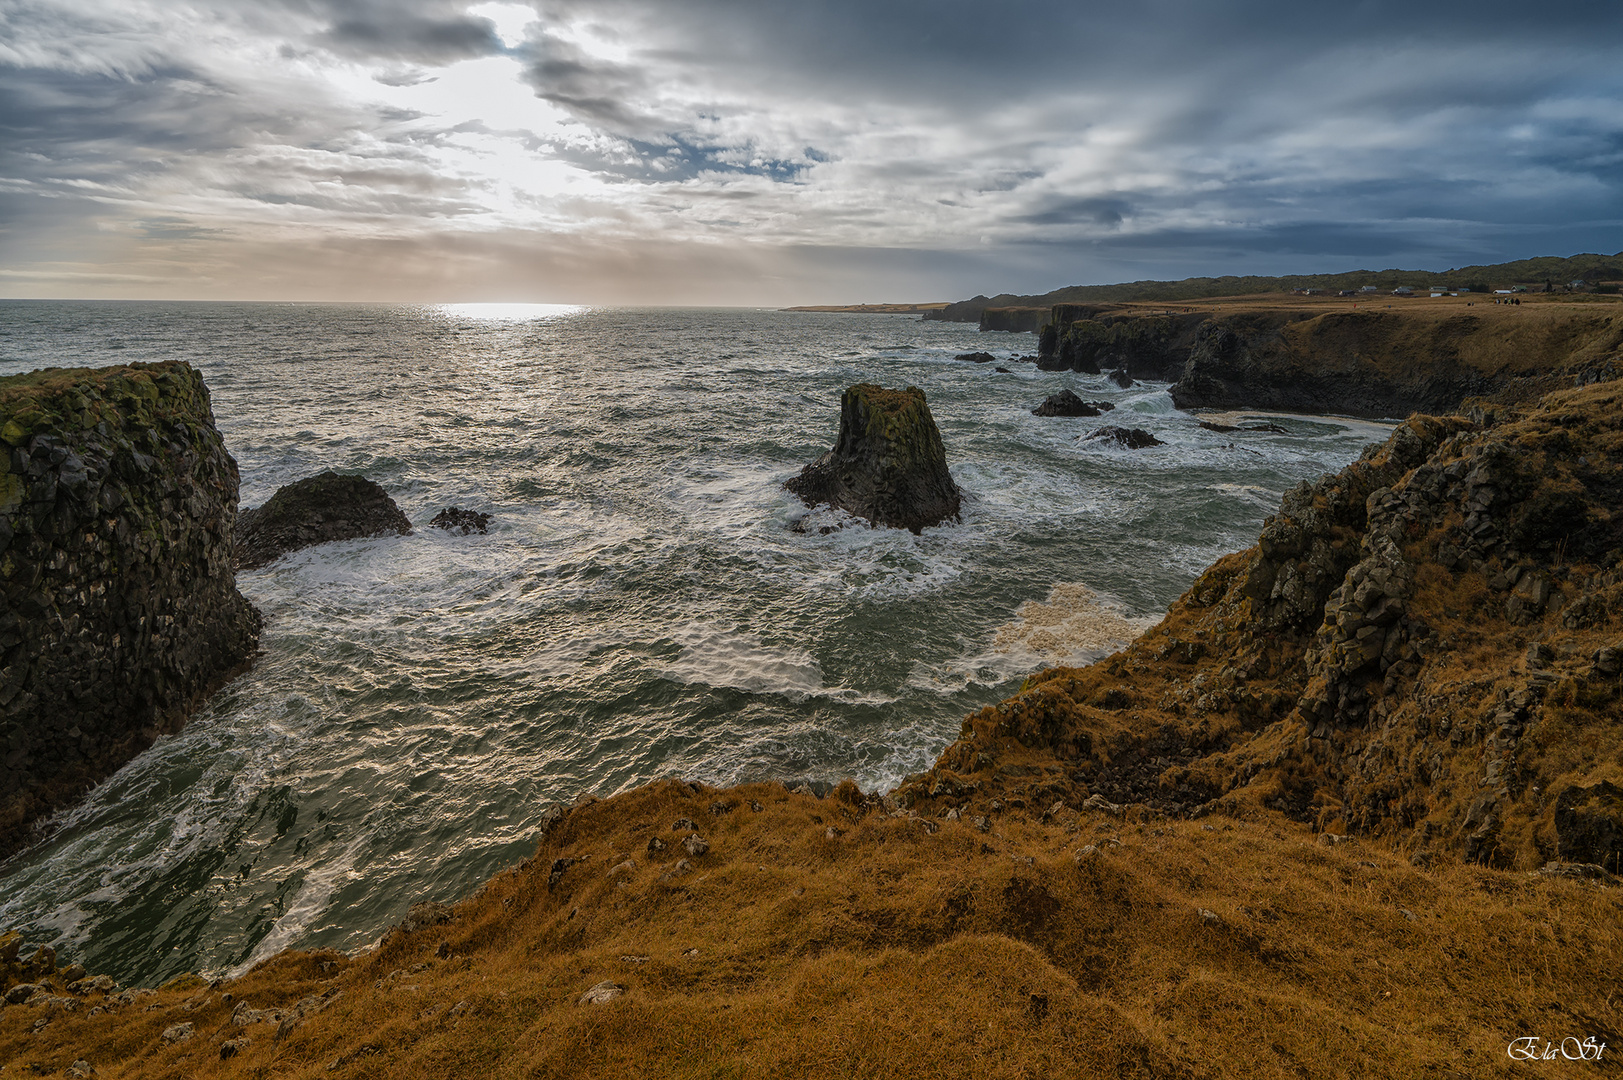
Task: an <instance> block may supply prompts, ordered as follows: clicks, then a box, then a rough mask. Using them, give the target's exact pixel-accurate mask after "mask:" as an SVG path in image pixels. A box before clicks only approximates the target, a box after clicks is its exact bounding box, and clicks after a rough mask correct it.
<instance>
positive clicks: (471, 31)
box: [321, 16, 502, 65]
mask: <svg viewBox="0 0 1623 1080" xmlns="http://www.w3.org/2000/svg"><path fill="white" fill-rule="evenodd" d="M321 40H323V41H324V42H325V43H327V44H330V45H333V46H335V47H337V48H339V49H341V50H344V51H348V52H356V53H360V54H362V55H366V56H376V57H383V58H386V59H391V60H411V61H415V62H417V63H421V64H433V65H440V64H449V63H453V62H455V61H457V60H466V59H469V58H470V57H475V56H490V55H492V54H494V53H498V52H500V51H501V49H502V43H501V39H500V38H498V37H497V36H496V26H495V24H494V23H492V22H491V21H490V20H489V19H425V18H422V17H414V16H406V17H404V18H401V17H384V18H378V19H369V18H349V19H343V20H341V21H339V22H337V23H334V24H333V27H332V29H330V30H328V31H327V32H326V34H324V35H322V39H321Z"/></svg>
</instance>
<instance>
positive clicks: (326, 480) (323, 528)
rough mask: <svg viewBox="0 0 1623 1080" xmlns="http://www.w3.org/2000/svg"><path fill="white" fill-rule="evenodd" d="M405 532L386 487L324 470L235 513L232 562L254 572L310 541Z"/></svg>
mask: <svg viewBox="0 0 1623 1080" xmlns="http://www.w3.org/2000/svg"><path fill="white" fill-rule="evenodd" d="M480 531H483V530H480ZM409 532H411V521H410V520H408V519H407V517H406V515H405V514H403V513H402V512H401V510H400V507H398V506H396V505H395V502H394V500H393V499H391V498H389V493H388V492H387V491H384V490H383V488H381V487H379V486H378V485H377V484H375V483H373V482H372V481H371V480H368V479H367V478H366V477H364V476H353V475H349V476H345V475H340V474H338V473H335V472H333V471H331V470H330V469H329V470H328V471H327V472H324V473H319V474H317V475H315V476H311V477H307V478H306V479H303V480H300V481H298V482H297V483H292V484H287V485H285V486H283V487H279V488H277V489H276V494H274V495H272V496H271V497H270V498H269V499H266V500H265V504H264V505H263V506H259V507H256V508H254V509H251V510H244V511H243V512H242V513H241V514H240V515H239V516H238V518H237V531H236V537H237V566H238V568H239V569H242V570H254V569H257V568H259V567H261V566H264V565H265V564H267V563H270V562H274V561H275V560H277V559H279V558H281V557H282V556H283V555H286V554H288V553H289V552H292V551H297V550H299V549H300V548H306V547H309V546H311V545H312V544H325V543H329V542H331V541H333V540H362V539H366V538H368V537H373V536H399V535H404V534H406V533H409Z"/></svg>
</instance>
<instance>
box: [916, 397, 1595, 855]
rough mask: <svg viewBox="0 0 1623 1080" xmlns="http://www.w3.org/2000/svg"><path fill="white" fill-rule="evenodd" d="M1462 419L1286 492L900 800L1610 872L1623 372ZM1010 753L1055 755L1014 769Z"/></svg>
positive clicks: (977, 726)
mask: <svg viewBox="0 0 1623 1080" xmlns="http://www.w3.org/2000/svg"><path fill="white" fill-rule="evenodd" d="M1479 419H1481V420H1483V421H1486V422H1485V423H1477V422H1473V421H1472V420H1469V419H1466V418H1462V417H1454V418H1443V419H1439V418H1432V417H1415V418H1411V419H1410V420H1409V421H1408V422H1407V423H1405V424H1403V425H1402V426H1401V427H1399V428H1398V429H1397V430H1396V431H1395V432H1394V434H1393V435H1392V436H1391V438H1390V439H1388V441H1387V442H1386V443H1385V444H1384V445H1382V446H1376V447H1371V448H1370V449H1369V450H1368V451H1367V452H1366V453H1365V455H1364V456H1363V458H1362V459H1361V460H1359V461H1357V462H1355V463H1353V464H1352V465H1350V466H1348V467H1347V468H1346V469H1344V470H1343V471H1342V472H1341V473H1339V474H1337V475H1334V476H1327V477H1325V478H1324V479H1323V480H1321V481H1320V482H1319V483H1317V484H1311V485H1309V484H1303V485H1301V486H1300V487H1299V488H1297V489H1296V490H1295V491H1293V492H1291V493H1290V494H1288V495H1287V496H1286V497H1285V500H1284V502H1283V505H1282V506H1281V509H1280V512H1279V513H1278V514H1276V515H1275V516H1274V517H1271V518H1269V519H1268V521H1267V523H1266V524H1265V526H1264V528H1263V530H1262V535H1261V537H1260V540H1259V543H1258V545H1257V546H1256V547H1254V548H1252V549H1251V550H1249V551H1246V552H1242V553H1239V554H1236V555H1231V556H1228V557H1227V558H1224V559H1222V560H1220V561H1219V562H1218V563H1217V564H1216V565H1214V566H1213V567H1212V568H1211V569H1210V570H1208V571H1207V572H1206V573H1205V574H1204V575H1203V576H1202V577H1201V578H1200V579H1199V580H1198V581H1196V582H1195V584H1194V586H1193V587H1192V588H1191V589H1190V590H1189V591H1188V592H1187V593H1186V594H1185V595H1184V596H1183V597H1182V598H1181V599H1179V600H1178V601H1177V602H1176V603H1175V604H1174V605H1173V606H1172V609H1171V611H1170V612H1169V613H1168V615H1167V618H1166V619H1165V620H1164V621H1163V622H1162V623H1161V624H1160V625H1159V626H1157V627H1156V628H1155V629H1153V630H1151V631H1150V632H1148V633H1146V634H1145V635H1144V636H1143V637H1142V638H1140V639H1139V640H1138V641H1136V642H1134V643H1133V644H1132V645H1131V646H1130V647H1129V648H1127V649H1126V650H1124V651H1123V652H1121V653H1119V654H1118V655H1116V656H1114V657H1112V658H1110V659H1109V660H1108V661H1105V662H1103V663H1099V664H1095V665H1093V666H1092V667H1089V668H1086V669H1081V670H1077V669H1055V670H1050V671H1045V672H1042V673H1041V674H1039V675H1036V676H1034V677H1033V679H1032V685H1031V687H1030V688H1029V689H1028V690H1027V691H1026V692H1025V693H1022V694H1021V695H1019V696H1018V697H1016V698H1014V699H1011V700H1010V701H1008V702H1005V703H1003V704H1001V705H999V706H997V707H995V708H989V709H986V710H983V711H982V712H981V713H979V714H977V715H975V716H972V717H970V718H969V719H967V720H966V721H965V724H964V734H963V738H962V739H961V740H960V741H959V742H958V743H957V744H955V745H954V746H953V747H951V748H949V749H948V751H947V752H946V753H945V754H943V756H942V759H941V762H940V765H939V766H938V768H937V770H936V772H935V773H934V774H933V775H932V776H930V777H926V778H923V779H921V780H919V781H916V782H914V783H912V784H910V785H908V786H906V787H904V788H903V789H902V790H901V791H900V792H899V794H900V795H901V796H902V797H904V798H912V799H913V800H914V805H917V806H921V807H922V806H932V807H933V806H937V805H941V804H942V803H944V802H954V801H956V802H962V801H963V800H964V799H965V798H966V797H967V798H969V799H970V801H971V802H972V803H973V804H975V805H979V804H980V803H981V802H984V801H985V800H988V799H992V798H1001V799H1003V800H1004V801H1006V802H1007V801H1010V800H1012V799H1013V798H1022V799H1024V800H1025V801H1026V802H1027V803H1028V804H1029V805H1036V806H1042V805H1047V804H1048V803H1049V802H1050V801H1052V799H1054V798H1065V799H1068V800H1072V801H1075V800H1079V799H1082V798H1085V797H1088V796H1090V795H1094V796H1102V797H1103V798H1106V799H1108V800H1110V801H1114V802H1118V803H1128V802H1142V803H1145V804H1146V805H1148V806H1151V807H1156V808H1159V809H1162V810H1165V811H1167V812H1169V813H1177V814H1184V813H1193V814H1212V813H1242V814H1243V813H1245V812H1247V809H1248V808H1256V809H1269V810H1276V811H1279V812H1281V813H1284V814H1287V815H1289V816H1291V817H1293V818H1295V819H1297V820H1299V821H1302V822H1306V823H1311V824H1313V825H1315V826H1316V827H1322V828H1329V829H1333V830H1336V831H1338V832H1339V831H1347V830H1353V831H1358V832H1361V833H1365V834H1368V835H1377V836H1382V837H1384V838H1386V839H1387V840H1388V841H1390V842H1391V843H1393V844H1395V845H1397V846H1398V847H1399V848H1400V849H1402V850H1405V851H1410V852H1414V853H1416V854H1419V853H1420V852H1432V851H1441V850H1446V851H1450V852H1454V853H1459V854H1462V855H1464V856H1466V857H1468V858H1472V859H1478V860H1481V861H1486V862H1491V863H1494V864H1496V865H1501V866H1505V867H1515V868H1520V869H1533V868H1535V867H1538V866H1541V865H1542V864H1544V863H1545V862H1547V861H1551V860H1558V859H1559V860H1570V861H1578V862H1586V863H1597V864H1603V865H1605V866H1606V868H1607V869H1609V870H1613V871H1615V870H1617V869H1618V867H1619V864H1620V863H1623V799H1620V796H1623V787H1620V785H1623V723H1620V718H1623V384H1620V383H1619V382H1616V381H1612V382H1606V383H1601V384H1598V385H1593V386H1589V387H1586V388H1582V389H1573V390H1568V391H1564V392H1561V393H1558V394H1552V395H1550V396H1549V397H1547V398H1545V399H1544V400H1543V401H1542V402H1541V403H1539V404H1538V405H1537V406H1535V407H1532V408H1529V409H1527V410H1526V411H1525V412H1521V413H1512V414H1509V415H1508V416H1506V417H1504V418H1502V419H1497V420H1495V418H1494V417H1493V416H1491V415H1482V416H1480V417H1479ZM1033 752H1036V753H1037V754H1038V755H1039V756H1041V755H1052V756H1054V757H1056V758H1057V759H1059V761H1060V762H1062V763H1063V765H1062V767H1060V768H1057V769H1053V770H1050V773H1048V774H1044V775H1042V776H1040V777H1039V776H1035V775H1033V774H1032V772H1031V765H1030V764H1029V762H1028V760H1027V759H1028V758H1029V756H1030V755H1031V754H1032V753H1033ZM1006 762H1008V763H1009V764H1006Z"/></svg>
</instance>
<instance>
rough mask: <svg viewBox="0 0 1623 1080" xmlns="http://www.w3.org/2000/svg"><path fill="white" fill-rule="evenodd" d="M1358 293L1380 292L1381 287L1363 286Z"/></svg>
mask: <svg viewBox="0 0 1623 1080" xmlns="http://www.w3.org/2000/svg"><path fill="white" fill-rule="evenodd" d="M1358 291H1359V292H1380V291H1381V287H1380V286H1379V285H1365V286H1364V287H1363V288H1362V289H1359V290H1358Z"/></svg>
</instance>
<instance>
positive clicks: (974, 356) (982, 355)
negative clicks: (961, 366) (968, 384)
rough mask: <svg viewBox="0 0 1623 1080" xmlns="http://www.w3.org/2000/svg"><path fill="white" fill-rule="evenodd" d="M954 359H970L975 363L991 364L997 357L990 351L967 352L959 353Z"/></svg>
mask: <svg viewBox="0 0 1623 1080" xmlns="http://www.w3.org/2000/svg"><path fill="white" fill-rule="evenodd" d="M953 359H955V360H968V361H969V362H970V363H973V364H990V363H991V362H992V361H994V360H996V359H997V357H995V356H993V355H992V354H991V353H989V352H966V353H959V354H958V355H957V356H955V357H953Z"/></svg>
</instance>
